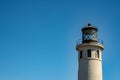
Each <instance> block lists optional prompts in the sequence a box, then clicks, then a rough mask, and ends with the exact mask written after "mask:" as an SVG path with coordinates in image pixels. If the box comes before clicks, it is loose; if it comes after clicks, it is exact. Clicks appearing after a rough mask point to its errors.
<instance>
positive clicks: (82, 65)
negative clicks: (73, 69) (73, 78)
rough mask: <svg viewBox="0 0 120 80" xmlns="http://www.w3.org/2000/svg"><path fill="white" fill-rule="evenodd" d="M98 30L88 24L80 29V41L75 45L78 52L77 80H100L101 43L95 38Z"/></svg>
mask: <svg viewBox="0 0 120 80" xmlns="http://www.w3.org/2000/svg"><path fill="white" fill-rule="evenodd" d="M97 32H98V29H97V28H96V27H93V26H92V25H91V24H88V25H87V26H86V27H83V28H82V41H81V42H78V43H77V45H76V50H77V51H78V62H79V69H78V80H102V51H103V49H104V47H103V43H102V42H99V40H98V38H97Z"/></svg>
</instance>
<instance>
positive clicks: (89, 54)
mask: <svg viewBox="0 0 120 80" xmlns="http://www.w3.org/2000/svg"><path fill="white" fill-rule="evenodd" d="M88 57H91V50H90V49H88Z"/></svg>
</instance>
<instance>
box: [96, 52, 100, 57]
mask: <svg viewBox="0 0 120 80" xmlns="http://www.w3.org/2000/svg"><path fill="white" fill-rule="evenodd" d="M99 57H100V56H99V50H97V58H99Z"/></svg>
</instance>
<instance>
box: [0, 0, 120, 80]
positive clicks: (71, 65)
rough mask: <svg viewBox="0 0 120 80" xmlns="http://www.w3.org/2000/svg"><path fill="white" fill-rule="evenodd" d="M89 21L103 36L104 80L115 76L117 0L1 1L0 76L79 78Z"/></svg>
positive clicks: (119, 33)
mask: <svg viewBox="0 0 120 80" xmlns="http://www.w3.org/2000/svg"><path fill="white" fill-rule="evenodd" d="M88 22H91V24H93V25H94V26H96V27H98V28H99V34H98V36H99V38H101V39H103V40H104V46H105V50H104V51H103V80H119V76H120V73H119V72H120V69H119V68H120V62H119V61H120V53H119V52H120V1H119V0H0V80H77V72H78V59H77V58H78V57H77V56H78V55H77V51H76V50H75V46H76V41H77V40H78V39H79V38H81V28H82V27H84V26H86V25H87V23H88Z"/></svg>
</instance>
